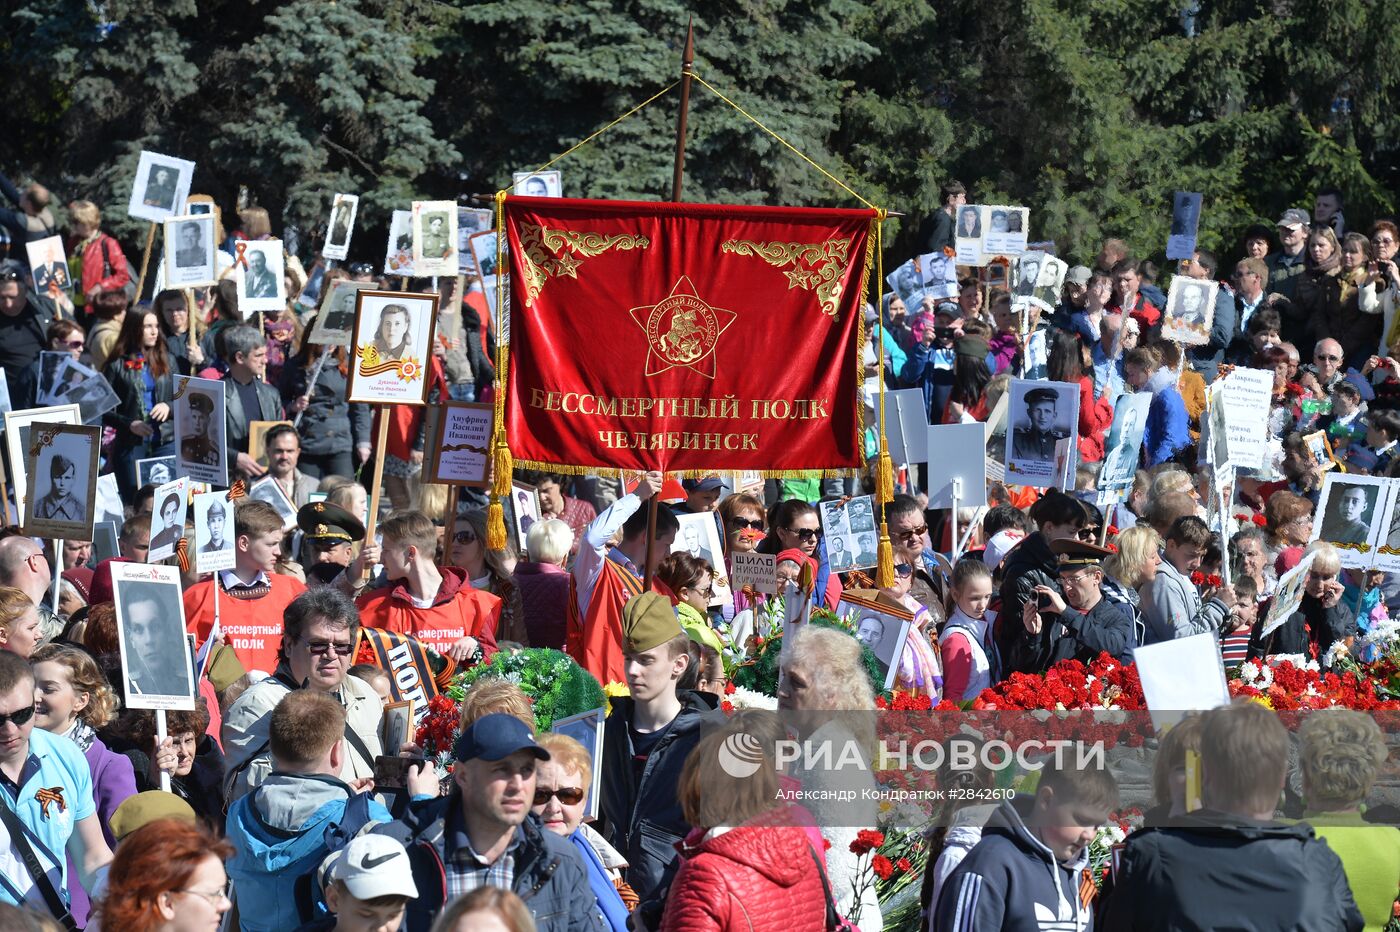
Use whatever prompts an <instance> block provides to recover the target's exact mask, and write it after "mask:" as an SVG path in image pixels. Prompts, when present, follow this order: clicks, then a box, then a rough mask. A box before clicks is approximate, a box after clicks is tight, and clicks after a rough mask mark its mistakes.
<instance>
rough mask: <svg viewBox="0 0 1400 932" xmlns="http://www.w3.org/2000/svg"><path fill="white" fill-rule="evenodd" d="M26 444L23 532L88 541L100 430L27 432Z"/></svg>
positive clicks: (73, 428) (48, 428) (58, 428)
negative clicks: (28, 484) (27, 491)
mask: <svg viewBox="0 0 1400 932" xmlns="http://www.w3.org/2000/svg"><path fill="white" fill-rule="evenodd" d="M29 441H30V442H29V450H28V451H27V453H28V459H27V462H28V470H27V471H28V474H29V476H30V478H31V480H32V482H33V486H34V489H33V494H32V495H30V496H29V498H28V501H27V502H26V507H25V511H24V532H25V533H26V534H29V535H30V536H32V537H47V538H49V539H51V540H91V539H92V524H93V518H94V517H95V509H96V505H97V494H96V493H97V459H98V451H99V447H101V445H102V431H101V429H100V428H97V427H76V426H73V425H68V424H55V425H51V426H44V427H38V428H36V429H34V430H32V431H30V434H29Z"/></svg>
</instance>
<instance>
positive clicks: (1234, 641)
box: [1220, 628, 1249, 670]
mask: <svg viewBox="0 0 1400 932" xmlns="http://www.w3.org/2000/svg"><path fill="white" fill-rule="evenodd" d="M1248 654H1249V629H1248V628H1241V629H1240V630H1239V631H1235V632H1232V633H1230V634H1226V635H1224V636H1222V637H1221V638H1220V659H1221V660H1222V661H1224V662H1225V668H1226V669H1227V670H1228V669H1229V668H1230V667H1237V666H1239V665H1240V664H1242V663H1244V659H1245V657H1246V655H1248Z"/></svg>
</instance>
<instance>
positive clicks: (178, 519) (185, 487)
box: [146, 476, 189, 563]
mask: <svg viewBox="0 0 1400 932" xmlns="http://www.w3.org/2000/svg"><path fill="white" fill-rule="evenodd" d="M152 504H153V506H154V507H153V510H152V511H151V544H150V550H149V552H148V553H147V557H146V558H147V559H148V560H149V561H150V562H152V563H159V562H160V561H161V560H167V559H169V558H170V557H173V556H174V555H175V548H176V546H178V545H179V543H180V538H182V537H184V536H185V509H186V507H187V506H188V504H189V479H187V478H185V477H184V476H180V477H179V478H178V479H172V480H171V481H170V482H167V483H166V484H165V485H163V486H160V487H159V488H157V489H156V490H155V497H154V498H153V499H152Z"/></svg>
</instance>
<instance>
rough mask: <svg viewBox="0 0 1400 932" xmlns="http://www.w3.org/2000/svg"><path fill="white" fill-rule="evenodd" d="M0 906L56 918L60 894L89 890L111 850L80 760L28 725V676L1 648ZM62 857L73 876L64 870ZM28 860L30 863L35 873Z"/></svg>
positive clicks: (66, 744) (67, 746) (68, 744)
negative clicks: (74, 872)
mask: <svg viewBox="0 0 1400 932" xmlns="http://www.w3.org/2000/svg"><path fill="white" fill-rule="evenodd" d="M0 796H3V797H4V799H3V800H0V829H3V840H2V841H0V903H9V904H11V905H13V906H23V907H27V908H29V909H33V910H37V911H39V912H40V913H45V912H47V913H50V914H52V915H53V916H54V918H59V917H60V916H62V915H63V914H64V912H66V909H65V908H64V905H63V904H64V902H65V900H66V899H67V897H66V896H65V892H66V891H67V890H69V889H72V887H73V886H74V885H75V884H77V883H79V882H81V884H82V887H83V889H84V890H86V891H88V893H90V894H91V893H94V892H95V891H97V890H98V889H99V884H101V883H102V882H103V881H104V880H105V877H106V873H107V865H108V864H109V863H110V862H111V860H112V852H111V849H109V848H108V847H107V842H106V840H105V839H104V838H103V837H102V825H101V823H100V821H99V819H98V816H97V807H96V805H95V804H94V802H93V796H92V775H91V772H90V770H89V768H88V764H87V759H86V758H84V757H83V752H82V751H80V750H78V746H77V745H76V744H74V743H73V742H72V741H69V740H68V739H67V738H61V737H56V736H54V735H51V734H49V733H48V732H46V731H44V730H43V729H42V728H35V727H34V674H33V673H32V672H30V668H29V664H28V663H27V662H26V661H25V660H24V658H22V657H20V656H19V655H18V654H10V653H5V652H3V651H0ZM65 853H66V854H67V855H69V857H71V859H72V864H73V866H74V867H75V868H76V870H77V873H78V875H79V876H78V877H76V878H75V877H71V876H69V873H68V859H67V858H65V857H64V854H65ZM27 862H32V863H34V864H35V865H36V866H37V867H38V868H39V870H38V872H37V873H39V876H37V877H36V876H35V873H36V872H35V871H32V870H31V869H30V867H29V866H28V863H27Z"/></svg>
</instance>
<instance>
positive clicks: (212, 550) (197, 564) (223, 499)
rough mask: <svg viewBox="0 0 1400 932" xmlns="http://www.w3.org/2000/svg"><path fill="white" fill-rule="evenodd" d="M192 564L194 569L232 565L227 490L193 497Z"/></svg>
mask: <svg viewBox="0 0 1400 932" xmlns="http://www.w3.org/2000/svg"><path fill="white" fill-rule="evenodd" d="M193 504H194V568H195V572H197V573H213V572H216V571H218V570H231V569H233V564H234V560H235V558H236V557H237V553H236V551H235V550H234V544H233V502H231V501H229V499H228V493H227V492H205V493H204V494H202V495H196V496H195V497H194V503H193Z"/></svg>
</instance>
